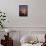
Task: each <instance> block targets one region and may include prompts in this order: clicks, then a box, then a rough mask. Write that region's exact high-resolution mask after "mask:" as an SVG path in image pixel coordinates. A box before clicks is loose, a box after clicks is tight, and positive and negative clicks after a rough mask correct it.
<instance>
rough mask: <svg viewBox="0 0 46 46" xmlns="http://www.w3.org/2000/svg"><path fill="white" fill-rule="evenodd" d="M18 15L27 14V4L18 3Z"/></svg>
mask: <svg viewBox="0 0 46 46" xmlns="http://www.w3.org/2000/svg"><path fill="white" fill-rule="evenodd" d="M19 16H28V5H19Z"/></svg>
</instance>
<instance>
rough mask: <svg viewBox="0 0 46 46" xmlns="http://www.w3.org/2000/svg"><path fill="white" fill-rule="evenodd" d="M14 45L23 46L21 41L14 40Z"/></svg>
mask: <svg viewBox="0 0 46 46" xmlns="http://www.w3.org/2000/svg"><path fill="white" fill-rule="evenodd" d="M13 46H21V43H20V41H17V40H13Z"/></svg>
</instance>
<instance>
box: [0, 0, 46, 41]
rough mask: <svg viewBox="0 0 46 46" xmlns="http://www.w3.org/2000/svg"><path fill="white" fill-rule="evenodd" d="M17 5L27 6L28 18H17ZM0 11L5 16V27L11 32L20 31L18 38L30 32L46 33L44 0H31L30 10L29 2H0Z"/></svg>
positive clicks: (23, 0)
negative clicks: (4, 13) (6, 20)
mask: <svg viewBox="0 0 46 46" xmlns="http://www.w3.org/2000/svg"><path fill="white" fill-rule="evenodd" d="M19 4H27V5H29V9H28V11H29V14H28V17H19V12H18V11H19ZM0 9H1V10H2V11H4V12H6V15H7V19H8V22H6V23H5V26H6V27H8V29H11V30H12V31H13V30H14V31H20V36H21V35H24V34H25V33H26V34H27V33H28V32H29V33H30V32H31V31H38V32H39V31H45V33H46V0H32V8H31V0H0ZM31 9H32V10H31ZM31 11H32V15H31ZM23 31H26V32H25V33H24V32H23ZM16 37H17V34H16ZM17 40H18V39H17Z"/></svg>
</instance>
